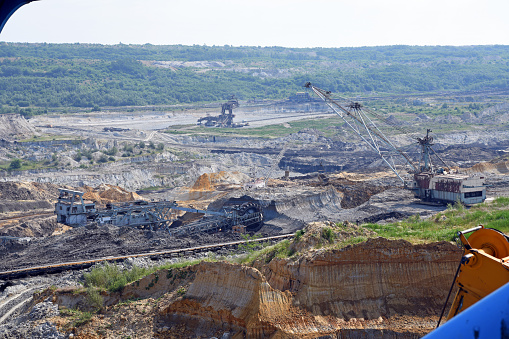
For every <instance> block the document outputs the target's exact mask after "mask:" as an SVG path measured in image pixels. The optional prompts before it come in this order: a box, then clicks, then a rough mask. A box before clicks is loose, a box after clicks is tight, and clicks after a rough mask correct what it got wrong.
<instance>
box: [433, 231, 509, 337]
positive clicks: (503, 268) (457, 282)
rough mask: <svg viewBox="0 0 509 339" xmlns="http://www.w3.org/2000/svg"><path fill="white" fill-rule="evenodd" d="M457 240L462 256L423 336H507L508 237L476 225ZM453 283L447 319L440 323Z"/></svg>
mask: <svg viewBox="0 0 509 339" xmlns="http://www.w3.org/2000/svg"><path fill="white" fill-rule="evenodd" d="M469 233H470V234H469ZM468 235H469V236H468ZM457 240H458V243H459V245H461V246H462V247H463V248H464V250H463V256H462V258H461V260H460V263H459V266H458V269H457V270H456V275H455V276H454V279H453V283H452V285H451V288H450V290H449V294H448V296H447V299H446V301H445V304H444V307H443V309H442V314H441V315H440V318H439V320H438V324H437V329H436V330H435V331H433V332H431V333H429V334H428V335H427V336H426V337H425V338H428V339H432V338H478V339H492V338H509V307H508V304H509V264H508V262H509V238H508V237H507V236H506V235H505V234H504V233H502V232H500V231H498V230H496V229H493V228H485V227H484V226H482V225H480V226H477V227H474V228H471V229H468V230H465V231H461V232H458V233H457ZM454 287H456V288H457V292H456V296H455V298H454V300H453V302H452V306H451V308H450V310H449V314H448V316H447V322H446V323H445V324H443V325H442V326H440V323H441V320H442V317H443V315H444V313H445V310H446V308H447V303H448V301H449V297H450V295H451V292H452V290H453V288H454ZM439 326H440V327H439Z"/></svg>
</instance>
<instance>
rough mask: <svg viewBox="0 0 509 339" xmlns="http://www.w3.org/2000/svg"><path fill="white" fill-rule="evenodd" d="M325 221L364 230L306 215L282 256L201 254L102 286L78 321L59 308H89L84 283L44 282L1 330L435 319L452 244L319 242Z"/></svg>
mask: <svg viewBox="0 0 509 339" xmlns="http://www.w3.org/2000/svg"><path fill="white" fill-rule="evenodd" d="M324 229H331V230H332V231H333V234H334V237H336V238H337V239H343V240H348V239H351V238H354V237H358V236H362V235H367V234H365V232H366V231H365V230H362V229H361V228H358V227H357V226H355V225H353V224H349V223H346V224H342V225H341V224H340V225H337V226H336V225H332V224H330V223H323V222H322V223H311V224H309V225H308V226H306V228H305V230H304V235H302V236H301V237H298V238H297V239H294V240H292V241H289V242H288V243H287V244H286V247H285V249H286V251H288V252H287V253H290V254H291V253H294V254H293V255H291V256H290V257H289V258H281V255H280V253H281V251H282V250H281V246H280V247H276V249H273V250H271V251H267V252H266V253H265V254H264V255H263V256H261V257H258V258H257V259H255V260H253V261H252V262H250V263H249V264H248V265H240V264H235V263H231V262H226V261H213V262H211V261H203V262H201V263H199V264H196V265H191V266H187V267H183V268H173V269H162V270H159V271H157V272H155V273H153V274H151V275H149V276H146V277H145V278H142V279H141V280H139V281H136V282H134V283H131V284H129V285H127V286H126V287H125V288H123V289H122V290H121V291H120V292H105V291H103V292H101V299H102V304H103V308H102V310H100V311H99V312H97V313H94V315H93V316H91V317H90V318H89V319H87V321H86V322H85V323H84V324H81V323H78V322H77V321H76V318H75V317H69V316H65V315H68V312H69V311H68V310H76V311H73V312H86V311H90V310H92V309H93V308H94V306H93V305H94V303H93V302H91V300H90V294H87V290H86V289H85V288H83V287H82V286H74V287H67V288H59V289H55V288H49V289H46V290H45V291H43V292H37V293H36V294H35V296H34V300H33V301H31V303H32V305H36V306H35V307H34V308H32V311H31V312H30V313H28V315H26V314H25V315H22V316H19V317H18V318H15V319H13V320H11V321H10V322H9V325H2V326H0V338H8V337H24V335H27V334H33V333H36V334H37V333H39V334H40V333H43V329H44V326H46V327H47V328H46V330H48V331H49V329H48V328H50V329H51V331H50V332H51V333H53V334H54V335H55V336H54V337H55V338H60V337H61V338H64V337H68V336H69V335H70V334H72V336H74V337H75V338H119V337H124V338H126V337H129V336H130V337H131V338H196V337H206V338H211V337H216V338H317V337H327V338H372V337H377V338H416V337H420V336H422V335H423V334H425V333H427V332H429V331H430V330H432V329H433V328H434V327H435V326H436V323H437V320H438V317H437V316H438V315H439V312H440V310H441V307H442V306H443V302H444V300H445V297H446V294H447V291H448V288H449V286H450V283H451V277H452V276H453V274H454V271H455V268H456V266H457V264H458V261H459V259H460V257H461V252H460V250H459V249H458V248H457V247H456V246H454V245H452V244H450V243H447V242H437V243H430V244H423V245H412V244H411V243H409V242H406V241H404V240H392V241H391V240H387V239H384V238H372V239H369V240H368V241H366V242H362V243H359V244H354V245H347V246H346V247H342V248H334V247H333V248H328V249H319V248H318V249H317V247H320V246H321V244H323V245H326V243H327V240H326V239H325V238H324V237H323V236H322V234H323V231H324ZM283 247H284V246H283ZM278 248H279V250H278ZM301 253H302V254H301ZM8 289H9V288H7V291H8ZM42 305H45V306H44V307H43V306H42ZM56 305H58V308H59V309H60V311H58V309H57V307H56ZM29 308H30V307H29ZM34 310H36V311H34ZM41 310H42V311H41ZM34 312H35V313H34ZM37 312H39V313H37ZM41 312H42V314H43V315H44V317H41V316H40V313H41ZM50 332H48V333H50Z"/></svg>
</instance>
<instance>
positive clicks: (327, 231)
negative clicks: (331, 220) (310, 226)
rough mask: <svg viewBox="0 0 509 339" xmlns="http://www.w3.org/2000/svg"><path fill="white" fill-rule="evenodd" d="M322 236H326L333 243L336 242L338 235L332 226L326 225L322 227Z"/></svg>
mask: <svg viewBox="0 0 509 339" xmlns="http://www.w3.org/2000/svg"><path fill="white" fill-rule="evenodd" d="M322 238H324V239H325V240H327V241H328V242H330V243H332V242H334V239H335V238H336V235H335V234H334V231H333V230H332V228H330V227H324V228H322Z"/></svg>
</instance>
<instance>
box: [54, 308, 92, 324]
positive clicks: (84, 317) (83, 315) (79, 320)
mask: <svg viewBox="0 0 509 339" xmlns="http://www.w3.org/2000/svg"><path fill="white" fill-rule="evenodd" d="M60 315H62V316H65V317H70V318H71V321H70V322H69V323H68V324H67V325H66V326H65V327H66V328H73V327H80V326H82V325H85V324H86V323H88V322H89V321H90V320H92V317H93V315H94V312H83V311H80V310H77V309H68V308H64V309H61V310H60Z"/></svg>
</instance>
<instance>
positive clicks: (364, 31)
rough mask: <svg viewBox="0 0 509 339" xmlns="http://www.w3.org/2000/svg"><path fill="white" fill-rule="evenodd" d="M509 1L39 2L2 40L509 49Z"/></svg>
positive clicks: (16, 17)
mask: <svg viewBox="0 0 509 339" xmlns="http://www.w3.org/2000/svg"><path fill="white" fill-rule="evenodd" d="M508 15H509V0H484V1H479V0H476V1H474V0H461V1H459V0H425V1H424V0H256V1H252V0H40V1H35V2H32V3H29V4H28V5H25V6H22V7H21V8H20V9H18V10H17V11H16V12H15V13H14V14H13V15H12V17H11V18H10V19H9V21H8V22H7V23H6V25H5V27H4V29H3V31H2V32H1V33H0V41H8V42H47V43H76V42H79V43H98V44H118V43H123V44H146V43H150V44H154V45H175V44H182V45H207V46H214V45H216V46H223V45H232V46H282V47H358V46H386V45H421V46H423V45H427V46H429V45H453V46H462V45H495V44H496V45H509V34H508V33H509V18H508Z"/></svg>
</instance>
